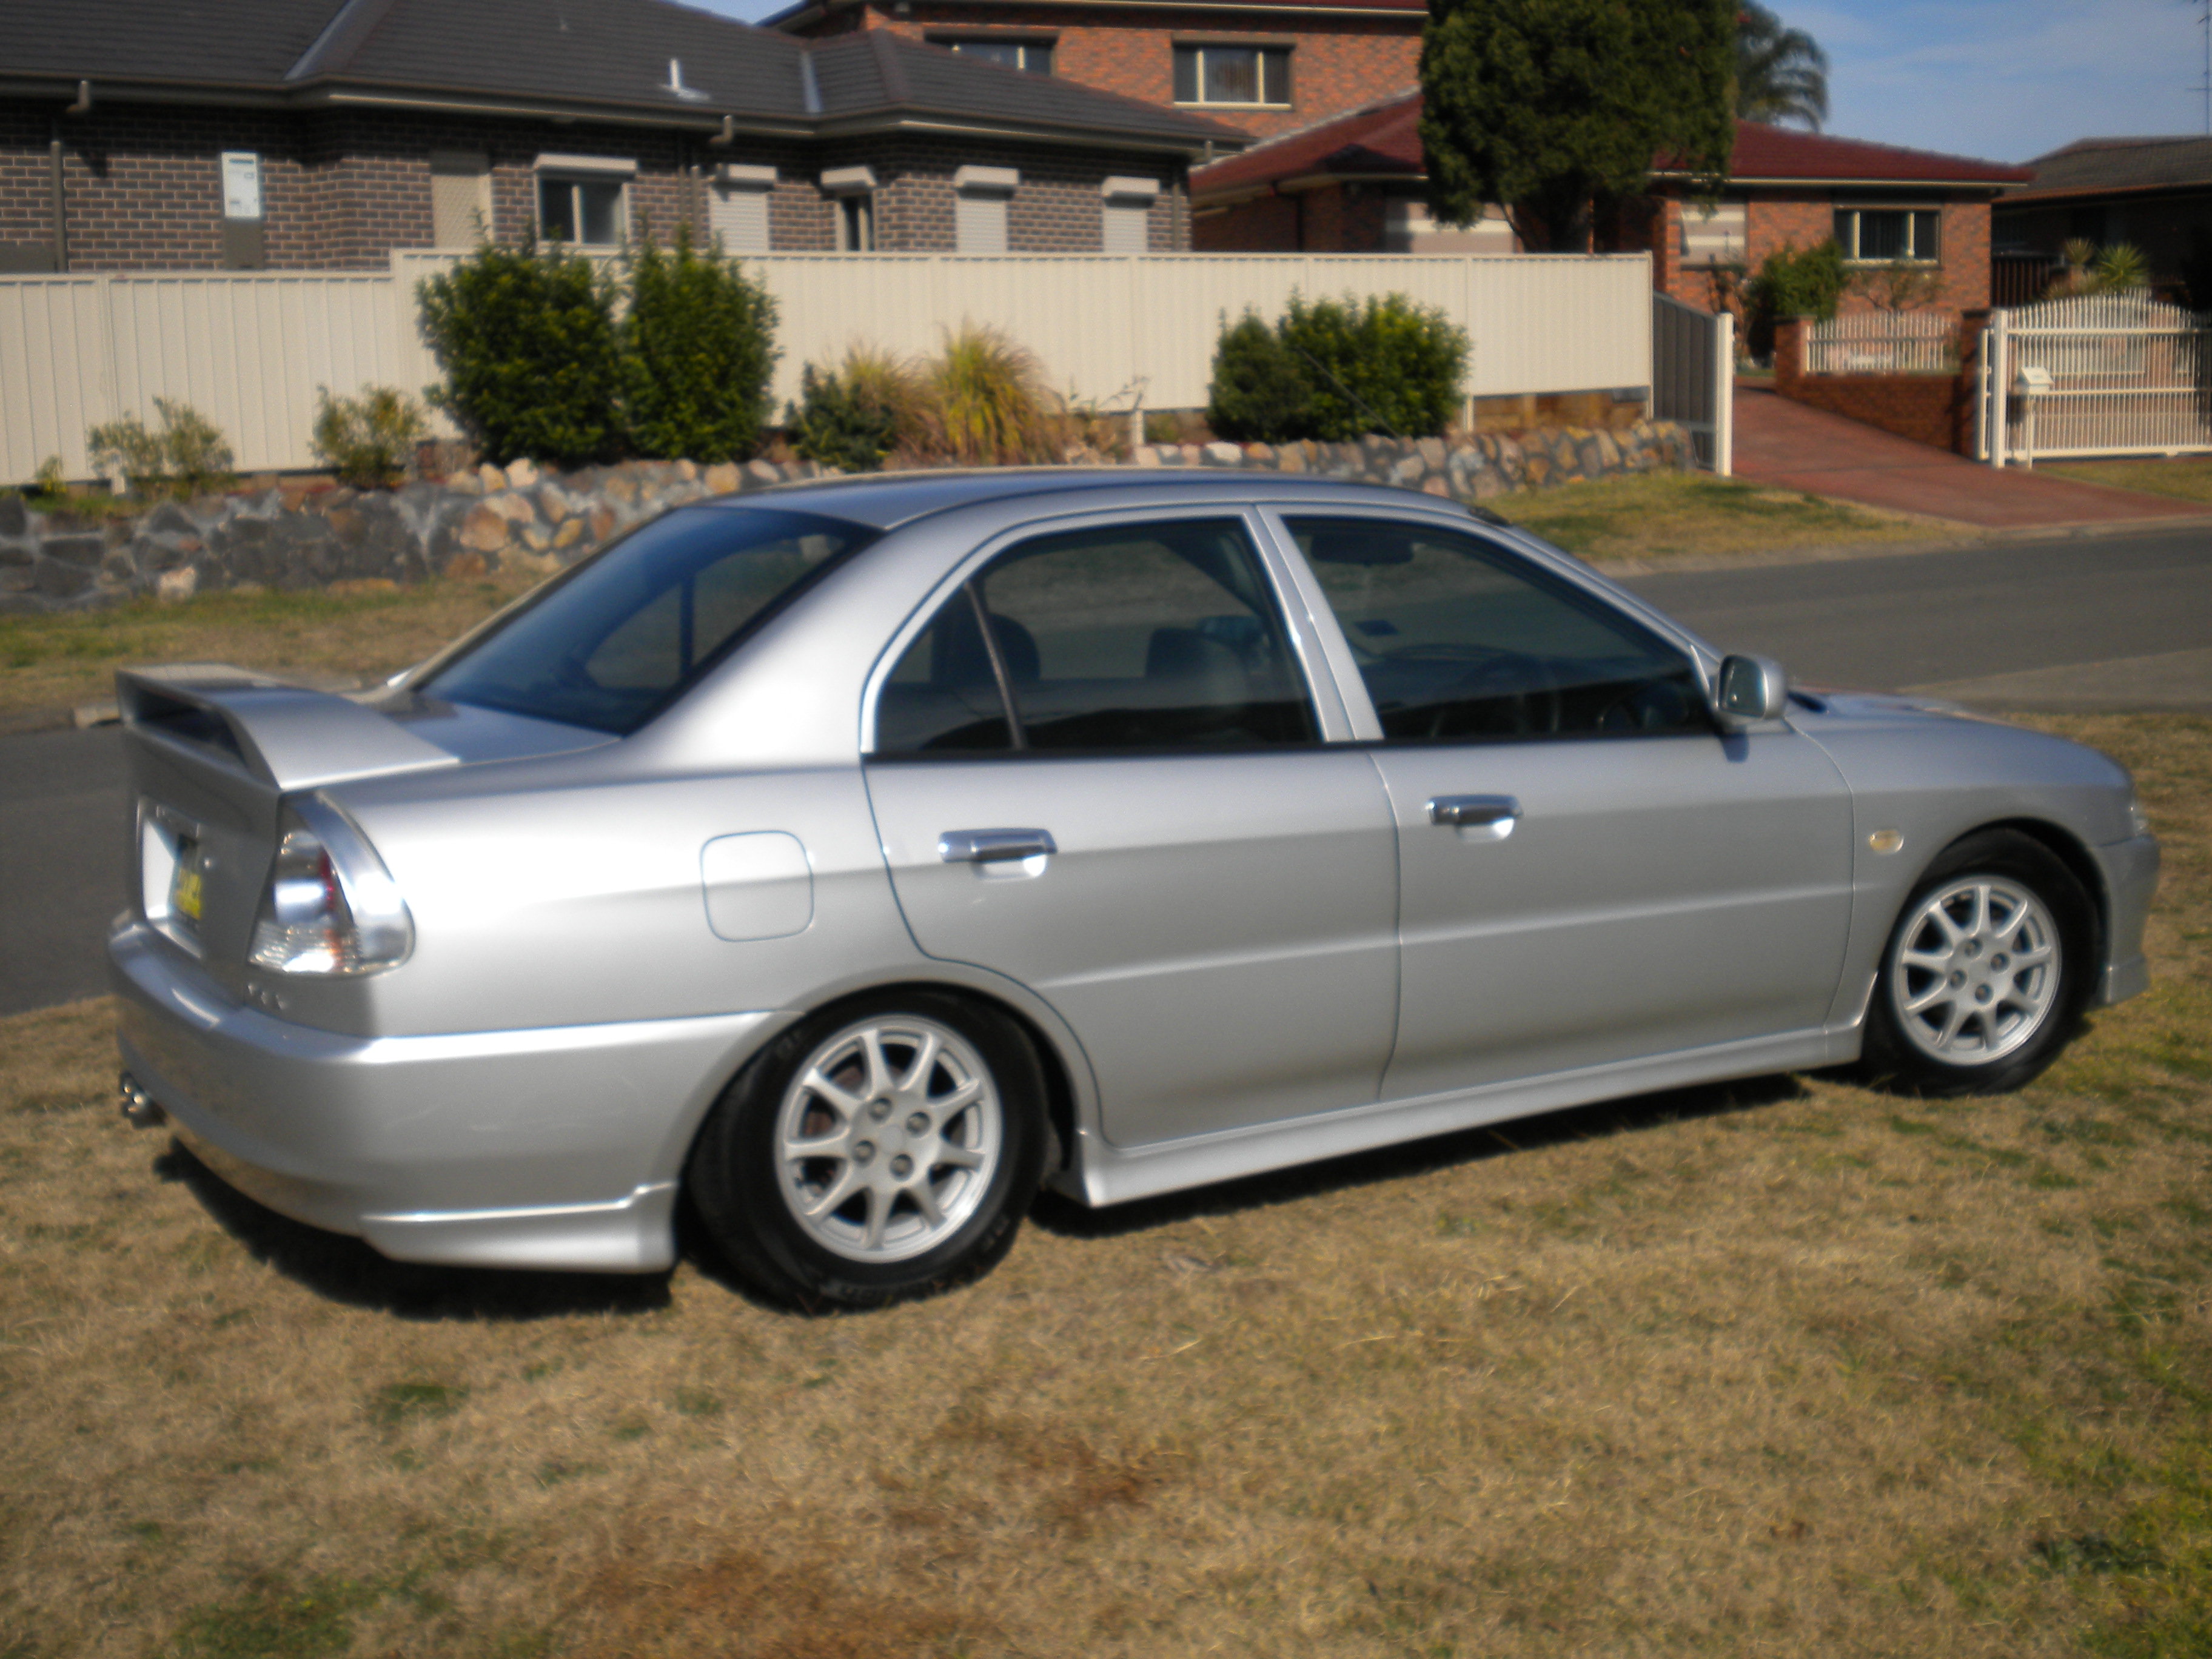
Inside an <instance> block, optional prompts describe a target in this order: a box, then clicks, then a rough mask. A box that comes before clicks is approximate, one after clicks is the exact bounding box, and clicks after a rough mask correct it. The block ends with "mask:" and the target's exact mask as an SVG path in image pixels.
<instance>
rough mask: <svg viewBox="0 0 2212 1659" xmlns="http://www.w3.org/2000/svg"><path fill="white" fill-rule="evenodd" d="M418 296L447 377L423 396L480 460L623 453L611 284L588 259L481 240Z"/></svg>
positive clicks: (563, 460)
mask: <svg viewBox="0 0 2212 1659" xmlns="http://www.w3.org/2000/svg"><path fill="white" fill-rule="evenodd" d="M415 293H416V301H417V303H418V304H419V305H420V306H421V307H422V330H423V332H424V333H425V334H426V335H427V336H428V338H429V341H430V346H431V349H432V350H434V351H435V352H436V353H437V355H438V362H439V365H440V367H441V368H443V369H444V370H445V374H446V380H445V384H444V385H443V386H439V387H436V388H435V389H434V390H432V392H430V394H429V395H430V401H431V402H432V403H434V404H436V405H437V406H438V407H439V408H441V409H442V410H446V412H447V413H448V414H449V415H451V416H453V420H454V422H456V423H457V424H458V425H459V427H460V428H461V430H462V431H463V432H464V433H465V434H466V435H467V436H468V438H469V440H470V441H471V442H472V443H473V444H474V445H475V446H476V447H477V453H479V454H481V455H482V456H483V459H486V460H488V461H489V462H491V463H492V464H493V465H500V466H503V465H506V464H507V462H509V461H512V460H516V459H523V458H527V459H532V460H536V461H544V462H547V463H550V464H551V465H556V466H582V465H589V464H591V463H592V462H595V461H605V460H611V459H615V458H616V457H617V455H619V454H620V453H621V451H622V437H623V433H622V416H621V409H620V406H619V404H618V402H617V397H618V393H619V391H620V388H621V383H622V346H621V339H620V337H619V333H618V331H617V328H616V325H615V295H614V285H613V283H611V281H609V280H608V279H607V278H605V277H604V276H601V275H600V274H599V272H598V271H596V270H594V269H593V268H592V264H591V261H589V260H588V259H586V258H583V257H582V256H581V255H580V254H574V253H570V252H566V251H565V250H563V249H562V247H560V246H558V245H555V246H548V247H545V248H539V247H538V246H536V245H535V244H534V243H532V242H525V243H523V244H520V245H519V246H511V247H510V246H505V245H502V244H501V243H497V242H486V243H485V244H483V246H481V247H479V248H478V249H477V251H476V252H473V253H471V255H469V257H468V258H465V259H464V260H462V261H461V262H460V264H458V265H456V266H454V267H453V270H451V271H450V272H448V273H447V274H446V275H443V276H431V277H428V278H426V279H425V280H424V281H422V283H418V284H416V290H415Z"/></svg>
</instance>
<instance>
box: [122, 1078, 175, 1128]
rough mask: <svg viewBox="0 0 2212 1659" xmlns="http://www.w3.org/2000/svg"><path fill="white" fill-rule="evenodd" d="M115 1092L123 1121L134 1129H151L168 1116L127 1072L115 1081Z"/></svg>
mask: <svg viewBox="0 0 2212 1659" xmlns="http://www.w3.org/2000/svg"><path fill="white" fill-rule="evenodd" d="M115 1092H116V1094H117V1096H118V1099H119V1103H120V1104H121V1106H122V1108H123V1121H125V1123H128V1124H129V1125H130V1126H131V1127H132V1128H134V1129H151V1128H153V1127H155V1126H156V1125H157V1124H159V1123H161V1121H163V1120H164V1119H165V1118H166V1117H167V1115H168V1114H167V1113H166V1112H164V1111H163V1110H162V1109H161V1104H160V1103H159V1102H157V1101H156V1100H155V1098H154V1097H153V1096H151V1095H149V1094H148V1093H147V1092H146V1091H145V1090H143V1089H142V1088H140V1087H139V1086H138V1079H137V1078H135V1077H133V1076H131V1073H128V1072H125V1073H124V1074H123V1075H122V1076H121V1077H120V1078H119V1079H117V1080H116V1085H115Z"/></svg>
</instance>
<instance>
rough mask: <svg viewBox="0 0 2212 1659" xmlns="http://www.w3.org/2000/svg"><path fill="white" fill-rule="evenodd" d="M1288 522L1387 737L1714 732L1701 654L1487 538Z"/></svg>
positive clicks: (1378, 523)
mask: <svg viewBox="0 0 2212 1659" xmlns="http://www.w3.org/2000/svg"><path fill="white" fill-rule="evenodd" d="M1285 524H1286V525H1287V526H1288V527H1289V529H1290V532H1291V536H1292V537H1293V538H1295V539H1296V541H1297V544H1298V548H1299V550H1301V551H1302V552H1304V555H1305V556H1306V560H1307V562H1308V563H1309V564H1310V565H1311V566H1312V568H1313V570H1314V574H1316V576H1317V577H1318V578H1319V579H1320V581H1321V586H1322V592H1324V593H1326V594H1327V595H1328V602H1329V605H1330V607H1331V608H1332V609H1333V610H1334V611H1335V613H1336V619H1337V622H1338V623H1339V625H1340V627H1341V628H1342V629H1343V630H1344V636H1345V639H1346V641H1347V642H1348V643H1349V644H1350V645H1351V647H1352V654H1353V656H1354V657H1355V658H1357V659H1358V664H1359V674H1360V678H1361V679H1362V680H1364V682H1365V684H1366V686H1367V692H1368V696H1370V698H1371V699H1372V700H1373V702H1374V704H1375V712H1376V716H1377V718H1379V719H1380V720H1381V721H1382V723H1383V735H1384V736H1385V737H1387V738H1401V739H1413V740H1418V739H1422V738H1431V739H1439V740H1446V741H1454V742H1462V743H1463V742H1470V741H1474V742H1480V741H1485V740H1510V739H1514V738H1524V739H1525V738H1570V737H1635V736H1665V735H1668V734H1670V733H1680V732H1711V730H1712V725H1711V719H1710V717H1709V716H1708V714H1707V713H1706V710H1705V696H1704V691H1703V689H1702V687H1701V685H1700V684H1699V679H1698V675H1697V671H1696V669H1695V667H1694V666H1693V665H1692V663H1691V661H1690V659H1689V658H1688V657H1686V655H1684V654H1683V653H1681V652H1680V651H1679V650H1677V649H1676V648H1675V647H1673V646H1672V645H1669V644H1668V642H1667V641H1665V640H1663V639H1662V638H1661V637H1660V636H1659V635H1656V634H1655V633H1653V632H1652V631H1651V630H1650V629H1646V628H1644V626H1643V625H1642V624H1640V623H1638V622H1636V621H1635V620H1634V619H1632V617H1626V616H1623V615H1622V614H1620V612H1618V611H1613V609H1612V608H1611V607H1609V606H1607V605H1604V604H1603V603H1601V601H1600V600H1598V599H1595V598H1594V597H1593V596H1591V595H1589V594H1586V593H1583V592H1579V591H1578V590H1577V589H1576V588H1575V587H1574V586H1572V585H1571V584H1570V583H1567V582H1564V581H1559V580H1555V579H1553V578H1552V577H1551V576H1549V575H1548V574H1546V573H1544V572H1541V571H1540V570H1538V569H1536V568H1534V566H1532V565H1530V564H1528V562H1525V561H1522V560H1520V559H1517V558H1516V557H1514V556H1512V555H1511V554H1510V553H1508V552H1506V551H1504V550H1502V549H1499V548H1495V547H1492V546H1490V545H1489V544H1486V543H1485V542H1484V541H1483V540H1482V539H1481V538H1478V537H1475V536H1472V535H1467V534H1462V533H1461V532H1455V531H1452V530H1448V529H1444V528H1442V527H1440V526H1428V525H1422V524H1412V523H1405V522H1396V523H1394V522H1391V521H1389V520H1381V519H1324V518H1304V517H1299V518H1290V519H1286V520H1285Z"/></svg>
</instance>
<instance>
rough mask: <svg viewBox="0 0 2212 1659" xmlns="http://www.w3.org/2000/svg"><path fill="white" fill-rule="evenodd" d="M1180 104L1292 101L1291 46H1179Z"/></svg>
mask: <svg viewBox="0 0 2212 1659" xmlns="http://www.w3.org/2000/svg"><path fill="white" fill-rule="evenodd" d="M1175 100H1176V102H1177V103H1178V104H1246V105H1251V104H1272V105H1275V106H1288V105H1289V103H1290V101H1291V49H1290V48H1289V47H1288V46H1177V47H1176V49H1175Z"/></svg>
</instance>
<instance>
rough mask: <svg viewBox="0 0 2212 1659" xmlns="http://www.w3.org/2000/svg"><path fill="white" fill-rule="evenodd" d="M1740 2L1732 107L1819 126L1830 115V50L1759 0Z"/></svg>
mask: <svg viewBox="0 0 2212 1659" xmlns="http://www.w3.org/2000/svg"><path fill="white" fill-rule="evenodd" d="M1740 3H1741V6H1742V10H1741V12H1740V13H1739V14H1738V15H1737V18H1736V31H1735V112H1736V113H1737V114H1738V115H1740V116H1741V117H1742V118H1744V119H1745V120H1747V121H1764V122H1765V123H1766V124H1767V125H1770V126H1784V125H1788V124H1789V123H1790V122H1792V121H1796V122H1801V123H1802V124H1803V125H1804V126H1805V127H1806V128H1807V129H1808V131H1813V132H1818V131H1820V123H1821V122H1823V121H1825V120H1826V119H1827V118H1828V54H1827V53H1826V52H1822V51H1821V50H1820V42H1819V41H1817V40H1814V38H1813V37H1812V36H1811V35H1809V34H1808V33H1805V31H1804V30H1802V29H1792V28H1784V27H1783V26H1782V20H1781V19H1780V18H1779V17H1777V16H1776V15H1774V14H1773V13H1772V12H1771V11H1769V10H1768V9H1766V8H1765V6H1762V5H1760V4H1759V0H1740Z"/></svg>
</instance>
